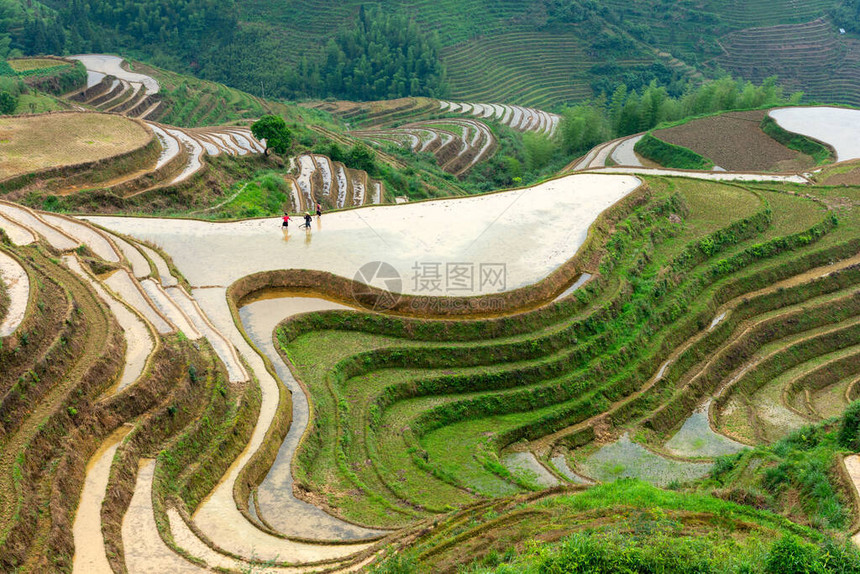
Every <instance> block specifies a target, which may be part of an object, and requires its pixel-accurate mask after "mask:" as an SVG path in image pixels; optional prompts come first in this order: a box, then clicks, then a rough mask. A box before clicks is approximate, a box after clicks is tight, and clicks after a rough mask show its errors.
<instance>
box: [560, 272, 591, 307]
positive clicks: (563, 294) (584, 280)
mask: <svg viewBox="0 0 860 574" xmlns="http://www.w3.org/2000/svg"><path fill="white" fill-rule="evenodd" d="M590 279H591V273H582V274H581V275H580V276H579V277H578V278H577V279H576V281H574V283H573V285H571V286H570V287H568V288H567V289H565V290H564V291H562V292H561V293H560V294H559V296H558V297H556V298H555V300H556V301H560V300H561V299H564V298H565V297H567V296H569V295H571V294H572V293H573V292H574V291H576V290H577V289H579V288H580V287H582V286H583V285H585V284H586V283H587V282H588V281H589V280H590Z"/></svg>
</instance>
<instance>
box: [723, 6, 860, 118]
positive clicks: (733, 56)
mask: <svg viewBox="0 0 860 574" xmlns="http://www.w3.org/2000/svg"><path fill="white" fill-rule="evenodd" d="M720 43H721V45H722V47H723V48H724V49H725V54H724V55H722V56H720V57H719V58H718V59H717V60H716V62H717V63H719V65H721V66H723V67H724V68H725V69H726V70H728V71H729V72H731V73H733V74H736V75H738V76H741V77H744V78H748V79H750V80H752V81H761V80H762V79H764V78H766V77H768V76H773V75H776V76H779V78H780V82H781V83H782V84H783V85H784V86H785V88H786V89H787V90H792V91H803V92H804V93H805V94H806V96H807V97H808V99H809V100H811V101H819V102H841V103H845V104H852V105H853V104H857V103H858V102H860V68H858V61H860V56H858V54H859V53H860V52H858V44H857V42H856V40H851V39H843V38H842V37H840V35H839V31H838V30H837V28H836V26H834V24H833V23H832V22H830V21H829V20H827V19H824V18H819V19H816V20H812V21H809V22H805V23H801V24H782V25H777V26H769V27H764V28H750V29H747V30H742V31H738V32H733V33H732V34H729V35H727V36H726V37H724V38H722V39H721V41H720Z"/></svg>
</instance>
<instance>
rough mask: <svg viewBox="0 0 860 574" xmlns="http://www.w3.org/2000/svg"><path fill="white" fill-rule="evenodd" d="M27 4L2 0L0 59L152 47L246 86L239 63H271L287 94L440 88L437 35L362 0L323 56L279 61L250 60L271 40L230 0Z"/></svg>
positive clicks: (383, 95) (160, 58)
mask: <svg viewBox="0 0 860 574" xmlns="http://www.w3.org/2000/svg"><path fill="white" fill-rule="evenodd" d="M28 5H29V8H28V9H25V8H24V7H23V6H22V5H21V3H20V2H17V1H15V0H0V57H7V56H8V55H10V54H13V55H19V54H23V55H36V54H63V53H83V52H101V51H111V50H121V51H123V52H126V51H129V50H130V51H132V52H141V53H142V54H143V53H146V52H148V54H146V55H148V56H149V58H150V59H152V60H153V61H156V62H158V63H159V64H161V65H164V66H166V67H170V68H174V69H179V70H185V71H193V72H198V73H200V72H202V74H201V75H203V76H207V77H210V78H212V79H216V80H219V81H222V82H225V83H229V84H233V85H240V86H243V87H245V88H250V89H254V88H256V87H258V86H257V84H256V81H255V80H252V79H250V78H247V77H243V74H244V72H243V70H244V71H245V72H247V71H248V69H249V68H250V69H252V70H254V69H260V68H262V67H266V68H269V69H272V68H274V70H276V72H277V75H276V76H274V77H272V76H270V75H268V74H267V76H269V78H268V79H269V80H270V81H269V82H268V84H269V85H270V91H269V95H270V96H279V97H285V98H306V97H325V96H336V97H341V98H348V99H357V100H373V99H387V98H398V97H404V96H444V95H445V93H446V84H445V70H444V67H443V66H442V63H441V62H440V60H439V42H438V40H437V39H436V38H434V37H432V36H430V35H427V34H424V33H423V32H422V31H421V30H420V29H419V28H418V26H417V25H416V23H415V22H414V21H413V20H410V19H409V18H407V17H406V16H405V15H404V14H391V13H385V12H383V11H381V10H380V9H379V8H370V9H368V10H365V9H364V7H363V6H362V7H361V8H360V9H359V12H358V16H357V18H356V20H355V23H354V25H353V26H352V27H351V28H348V29H344V30H341V31H340V32H339V33H338V34H337V35H336V36H335V37H334V38H331V39H330V40H329V42H328V43H327V45H326V47H325V50H324V52H323V53H322V54H320V55H318V56H316V57H314V58H303V59H301V60H300V61H299V63H298V65H296V66H294V67H283V66H282V65H279V64H278V63H277V62H273V61H271V60H268V61H267V60H266V59H265V58H264V59H263V60H255V57H257V56H259V55H260V54H265V53H266V50H265V45H266V43H267V42H268V41H269V40H267V39H266V38H262V37H260V36H259V35H257V34H255V33H254V32H253V31H245V32H243V31H241V29H240V26H239V20H238V9H237V6H236V2H235V1H234V0H178V1H177V0H126V1H120V0H71V1H70V2H65V1H62V2H61V1H57V0H45V1H44V2H43V3H42V4H39V3H33V2H28ZM255 46H256V47H259V48H260V49H254V47H255ZM238 47H241V49H237V48H238ZM224 52H226V54H227V57H226V58H225V57H224ZM225 63H235V65H227V66H225V65H224V64H225ZM249 80H250V81H249ZM262 89H263V90H264V89H265V88H264V87H263V88H262ZM256 91H260V90H256Z"/></svg>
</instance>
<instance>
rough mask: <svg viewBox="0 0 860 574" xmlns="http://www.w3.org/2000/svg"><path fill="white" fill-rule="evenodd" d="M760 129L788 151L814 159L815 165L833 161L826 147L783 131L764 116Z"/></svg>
mask: <svg viewBox="0 0 860 574" xmlns="http://www.w3.org/2000/svg"><path fill="white" fill-rule="evenodd" d="M760 127H761V131H763V132H764V133H766V134H767V135H769V136H770V137H771V138H773V139H775V140H776V141H778V142H779V143H781V144H782V145H784V146H785V147H787V148H788V149H793V150H795V151H799V152H800V153H805V154H806V155H809V156H812V159H814V160H815V163H817V164H821V163H826V162H828V161H831V160H832V159H833V153H832V152H831V151H830V149H829V148H828V147H827V146H825V145H823V144H821V143H819V142H817V141H815V140H814V139H811V138H808V137H806V136H803V135H800V134H796V133H792V132H790V131H787V130H785V129H783V128H782V127H781V126H780V125H779V124H778V123H776V120H774V119H773V118H772V117H770V116H767V115H766V116H765V117H764V119H763V120H762V121H761V125H760Z"/></svg>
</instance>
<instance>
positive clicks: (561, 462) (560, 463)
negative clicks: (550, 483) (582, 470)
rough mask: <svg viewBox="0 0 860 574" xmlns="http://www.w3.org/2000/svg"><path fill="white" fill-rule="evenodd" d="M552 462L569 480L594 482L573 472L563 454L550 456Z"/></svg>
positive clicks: (578, 482)
mask: <svg viewBox="0 0 860 574" xmlns="http://www.w3.org/2000/svg"><path fill="white" fill-rule="evenodd" d="M552 463H553V464H554V465H555V467H556V468H557V469H558V471H559V472H560V473H561V474H563V475H564V476H565V477H566V478H567V479H568V480H570V481H571V482H573V483H575V484H594V481H591V480H588V479H587V478H583V477H581V476H579V475H578V474H576V473H575V472H573V471H572V470H571V469H570V465H569V464H567V457H566V456H564V455H563V454H557V455H555V456H554V457H552Z"/></svg>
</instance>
